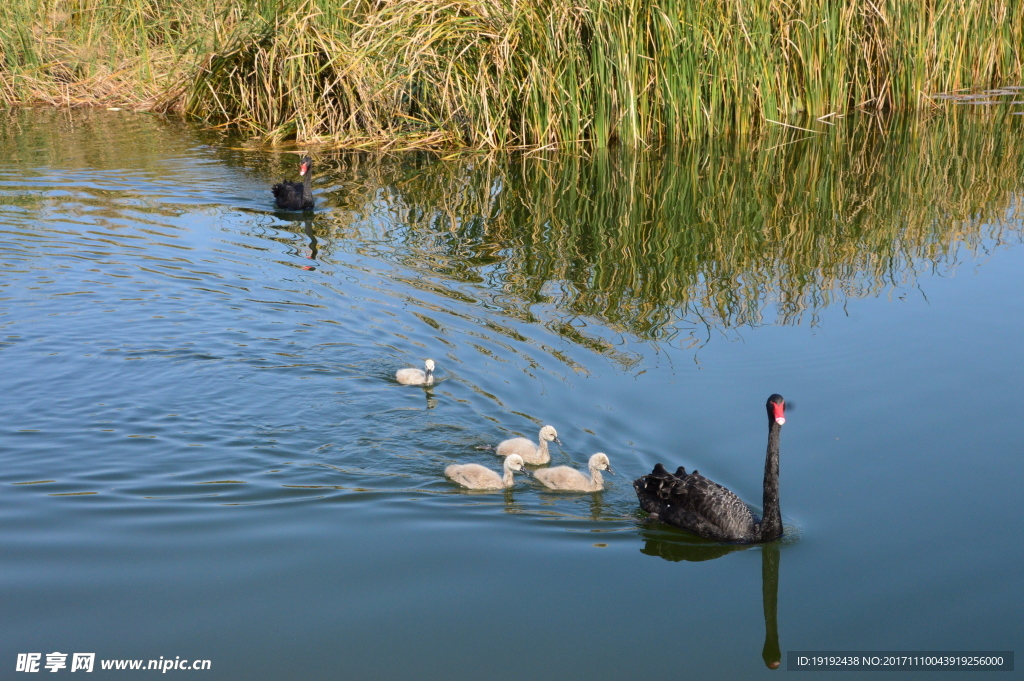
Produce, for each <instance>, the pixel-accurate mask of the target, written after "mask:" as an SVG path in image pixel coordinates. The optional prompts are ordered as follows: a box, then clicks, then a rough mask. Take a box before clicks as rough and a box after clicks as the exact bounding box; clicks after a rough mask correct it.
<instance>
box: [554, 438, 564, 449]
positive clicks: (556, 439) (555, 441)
mask: <svg viewBox="0 0 1024 681" xmlns="http://www.w3.org/2000/svg"><path fill="white" fill-rule="evenodd" d="M554 443H555V444H556V445H558V446H559V447H561V446H562V441H561V440H559V439H558V437H557V436H556V437H555V439H554Z"/></svg>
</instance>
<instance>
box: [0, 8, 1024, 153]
mask: <svg viewBox="0 0 1024 681" xmlns="http://www.w3.org/2000/svg"><path fill="white" fill-rule="evenodd" d="M1022 45H1024V12H1020V11H1018V8H1017V7H1016V3H1015V2H1013V1H1012V0H985V1H983V0H928V1H926V2H903V1H902V0H876V1H875V2H864V3H850V2H845V1H843V0H790V1H783V0H749V1H745V2H734V1H732V0H729V1H726V0H712V1H711V2H707V1H705V0H653V1H652V2H644V1H642V0H569V1H568V2H554V1H553V0H442V1H441V2H437V0H255V1H253V2H249V1H247V2H242V0H166V1H161V2H156V0H125V1H123V2H122V1H120V0H26V1H25V2H23V3H17V4H15V5H14V6H12V8H11V9H10V10H9V11H8V12H6V13H4V16H3V17H2V18H0V52H2V54H0V64H2V67H0V97H2V101H4V102H6V103H7V104H17V103H31V102H40V101H42V102H50V103H65V104H89V103H107V104H110V103H118V102H122V101H123V102H124V103H126V104H128V105H132V106H136V107H139V108H156V109H158V110H165V111H181V112H184V113H186V114H188V115H190V116H195V117H198V118H200V119H202V120H205V121H207V122H208V123H210V124H212V125H223V126H233V127H236V128H238V129H239V130H241V131H243V132H244V133H246V134H248V135H251V136H253V137H256V138H258V139H261V140H264V141H267V142H273V143H278V142H285V141H293V140H294V141H296V142H298V143H300V144H305V143H321V144H329V145H335V146H347V147H355V148H358V147H371V146H372V147H389V148H406V147H437V148H439V147H448V148H451V147H473V148H513V147H543V146H549V145H555V146H564V145H571V144H575V143H580V142H585V143H586V144H587V145H588V146H589V147H592V148H603V147H606V146H609V145H613V144H617V143H618V144H623V145H626V146H631V147H644V146H651V145H656V144H660V143H664V142H665V141H679V140H685V139H697V138H700V137H702V136H704V135H706V134H709V133H710V134H721V133H746V132H750V131H752V130H757V129H763V128H764V127H765V126H766V125H771V123H768V122H767V121H778V122H780V123H788V124H791V125H799V126H801V127H806V126H808V125H813V126H816V127H819V128H820V127H821V124H818V123H816V122H815V119H817V118H819V117H822V116H828V115H830V114H842V113H846V112H850V111H852V110H854V109H858V108H872V109H902V110H908V109H919V108H928V107H931V106H933V104H932V101H931V99H930V98H929V95H930V94H932V93H937V92H944V91H949V90H953V89H957V88H964V87H974V88H984V87H989V86H995V85H1013V84H1018V83H1020V82H1021V80H1022V73H1024V66H1022V61H1024V55H1022V48H1021V46H1022Z"/></svg>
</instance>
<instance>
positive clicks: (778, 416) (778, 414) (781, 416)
mask: <svg viewBox="0 0 1024 681" xmlns="http://www.w3.org/2000/svg"><path fill="white" fill-rule="evenodd" d="M785 410H786V404H785V403H782V404H776V403H774V402H773V403H772V411H773V412H774V416H775V423H777V424H779V425H780V426H781V425H782V424H784V423H785V422H786V413H785Z"/></svg>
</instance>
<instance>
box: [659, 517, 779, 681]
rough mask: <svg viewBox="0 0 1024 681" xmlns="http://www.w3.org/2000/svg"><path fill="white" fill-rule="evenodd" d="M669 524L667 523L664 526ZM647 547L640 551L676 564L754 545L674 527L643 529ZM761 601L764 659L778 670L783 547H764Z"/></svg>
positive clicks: (775, 544)
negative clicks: (712, 538) (723, 541)
mask: <svg viewBox="0 0 1024 681" xmlns="http://www.w3.org/2000/svg"><path fill="white" fill-rule="evenodd" d="M661 527H665V526H661ZM640 536H641V537H643V538H644V540H645V542H644V547H643V548H642V549H640V553H644V554H647V555H648V556H657V557H659V558H663V559H664V560H669V561H672V562H674V563H676V562H680V561H688V562H700V561H705V560H715V559H716V558H721V557H722V556H724V555H727V554H729V553H732V552H733V551H745V550H747V549H750V548H754V547H752V546H751V545H750V544H717V543H715V542H712V541H708V540H705V539H701V538H699V537H695V536H693V535H691V534H688V533H685V532H679V531H678V530H674V529H667V528H666V529H660V528H659V529H655V528H653V527H650V528H641V529H640ZM760 548H761V600H762V605H763V606H764V647H763V648H762V649H761V658H762V659H763V660H764V663H765V665H766V666H767V667H768V668H769V669H778V668H779V664H780V663H781V661H782V653H781V651H780V649H779V625H778V604H779V555H780V554H779V546H778V544H777V543H773V544H764V545H762V546H761V547H760Z"/></svg>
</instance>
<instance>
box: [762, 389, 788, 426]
mask: <svg viewBox="0 0 1024 681" xmlns="http://www.w3.org/2000/svg"><path fill="white" fill-rule="evenodd" d="M765 406H766V407H767V408H768V418H769V419H770V420H774V421H775V423H777V424H779V425H780V426H781V425H782V424H783V423H785V422H786V400H784V399H782V395H779V394H778V393H776V394H775V395H772V396H771V397H769V398H768V403H767V404H765Z"/></svg>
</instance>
